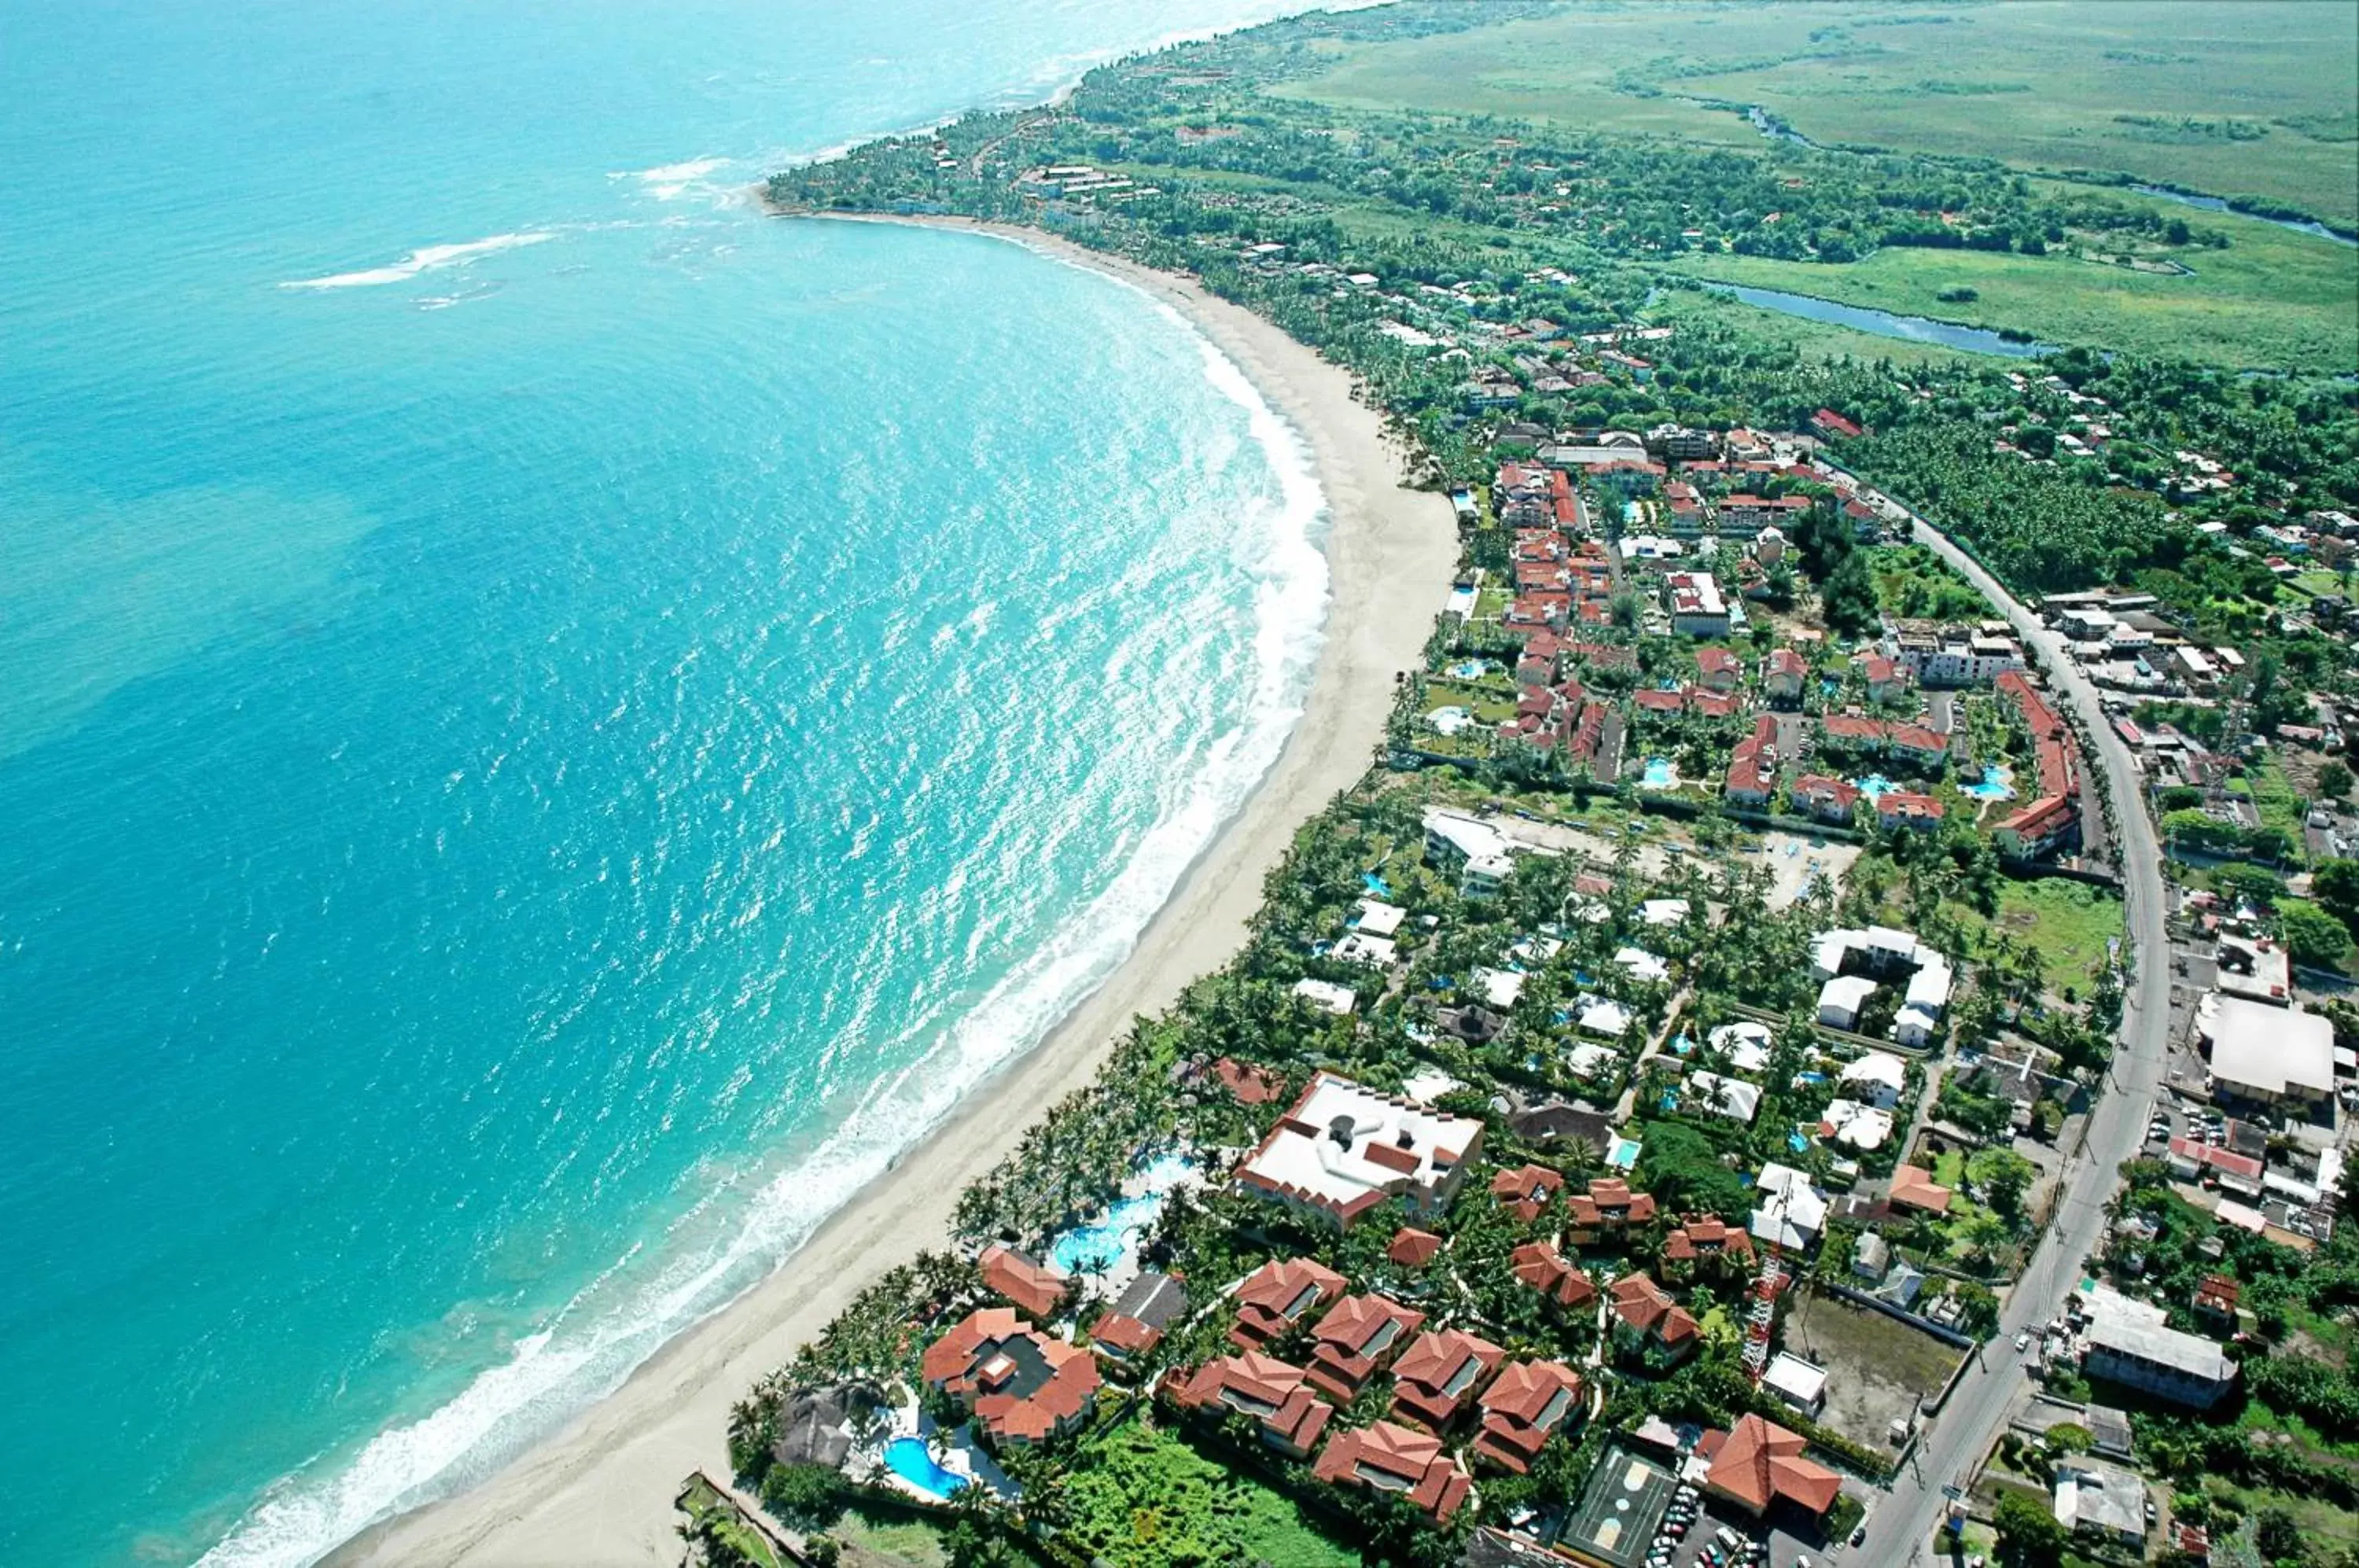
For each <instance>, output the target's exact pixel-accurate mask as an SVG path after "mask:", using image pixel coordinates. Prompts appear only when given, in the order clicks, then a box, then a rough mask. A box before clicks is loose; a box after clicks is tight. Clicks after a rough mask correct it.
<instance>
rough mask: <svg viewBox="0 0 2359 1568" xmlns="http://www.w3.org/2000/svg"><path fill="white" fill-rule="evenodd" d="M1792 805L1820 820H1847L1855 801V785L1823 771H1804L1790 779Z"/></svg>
mask: <svg viewBox="0 0 2359 1568" xmlns="http://www.w3.org/2000/svg"><path fill="white" fill-rule="evenodd" d="M1789 792H1790V793H1791V795H1792V796H1793V800H1794V806H1795V809H1796V810H1798V811H1808V812H1809V813H1810V815H1811V816H1813V817H1816V818H1818V819H1819V821H1821V822H1850V821H1851V818H1852V811H1853V809H1854V808H1855V807H1856V806H1857V805H1858V804H1859V786H1857V785H1856V784H1853V783H1850V782H1848V781H1846V780H1844V779H1833V778H1830V777H1828V776H1827V775H1826V774H1823V773H1805V774H1803V775H1802V776H1801V777H1800V778H1799V779H1795V780H1794V785H1793V789H1791V791H1789Z"/></svg>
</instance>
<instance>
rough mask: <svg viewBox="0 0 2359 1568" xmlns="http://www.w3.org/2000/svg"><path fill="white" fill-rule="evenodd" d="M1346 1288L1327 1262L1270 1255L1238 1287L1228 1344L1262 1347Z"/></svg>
mask: <svg viewBox="0 0 2359 1568" xmlns="http://www.w3.org/2000/svg"><path fill="white" fill-rule="evenodd" d="M1343 1290H1344V1278H1343V1276H1340V1273H1335V1271H1332V1269H1328V1266H1326V1264H1316V1261H1311V1259H1307V1257H1277V1259H1269V1261H1266V1264H1262V1266H1260V1269H1255V1271H1253V1273H1248V1276H1245V1282H1244V1285H1238V1288H1236V1325H1234V1327H1232V1330H1229V1344H1234V1346H1236V1349H1241V1351H1257V1349H1262V1346H1265V1344H1269V1342H1271V1339H1277V1337H1278V1334H1283V1333H1286V1330H1288V1327H1293V1325H1295V1323H1302V1321H1305V1318H1310V1316H1311V1311H1316V1309H1319V1306H1321V1304H1323V1301H1332V1300H1335V1297H1340V1294H1343Z"/></svg>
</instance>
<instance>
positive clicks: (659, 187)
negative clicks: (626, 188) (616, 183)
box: [607, 158, 734, 201]
mask: <svg viewBox="0 0 2359 1568" xmlns="http://www.w3.org/2000/svg"><path fill="white" fill-rule="evenodd" d="M733 162H734V159H730V158H690V159H688V160H687V161H686V162H683V163H665V164H658V165H657V166H656V167H655V168H653V169H636V170H633V171H631V172H628V173H624V174H613V175H609V176H607V178H608V179H610V180H637V181H638V182H639V183H640V184H642V185H644V186H646V187H647V194H648V195H650V196H653V197H654V198H655V199H656V200H657V201H671V200H673V199H674V198H676V197H679V196H686V195H697V196H715V195H723V194H730V192H727V191H723V188H722V187H720V186H717V185H715V184H714V183H713V182H712V180H711V178H710V176H712V175H713V174H715V173H717V172H719V171H720V170H722V169H727V168H729V167H730V165H731V164H732V163H733Z"/></svg>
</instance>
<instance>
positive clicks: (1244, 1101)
mask: <svg viewBox="0 0 2359 1568" xmlns="http://www.w3.org/2000/svg"><path fill="white" fill-rule="evenodd" d="M1212 1076H1213V1077H1215V1078H1217V1079H1219V1080H1220V1081H1221V1087H1222V1088H1223V1089H1226V1090H1227V1091H1228V1092H1229V1094H1231V1095H1232V1096H1234V1098H1235V1100H1236V1102H1237V1104H1239V1105H1267V1104H1269V1103H1270V1102H1271V1101H1272V1100H1276V1099H1280V1098H1283V1097H1284V1096H1285V1094H1286V1081H1285V1080H1284V1079H1282V1078H1280V1077H1279V1076H1278V1075H1277V1073H1272V1072H1271V1071H1270V1070H1269V1069H1268V1068H1266V1067H1256V1066H1254V1065H1252V1064H1251V1063H1249V1062H1239V1061H1238V1060H1236V1059H1235V1058H1234V1057H1232V1056H1223V1057H1222V1058H1221V1059H1220V1060H1219V1061H1218V1062H1213V1063H1212Z"/></svg>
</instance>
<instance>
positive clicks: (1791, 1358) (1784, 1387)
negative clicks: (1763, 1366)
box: [1761, 1350, 1827, 1420]
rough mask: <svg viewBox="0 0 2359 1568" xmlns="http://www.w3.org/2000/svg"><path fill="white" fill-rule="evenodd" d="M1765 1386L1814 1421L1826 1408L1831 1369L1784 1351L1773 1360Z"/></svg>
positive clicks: (1762, 1375)
mask: <svg viewBox="0 0 2359 1568" xmlns="http://www.w3.org/2000/svg"><path fill="white" fill-rule="evenodd" d="M1761 1386H1762V1387H1763V1388H1767V1389H1768V1390H1769V1391H1770V1392H1771V1393H1773V1394H1775V1395H1777V1397H1778V1398H1779V1399H1783V1400H1785V1401H1786V1402H1787V1403H1788V1404H1789V1405H1791V1406H1793V1407H1794V1408H1795V1409H1796V1410H1799V1411H1801V1412H1802V1413H1803V1414H1804V1415H1806V1416H1809V1417H1810V1418H1811V1419H1813V1420H1816V1419H1817V1417H1818V1413H1819V1411H1821V1410H1823V1409H1825V1408H1826V1403H1827V1369H1826V1368H1825V1367H1813V1366H1811V1365H1810V1363H1809V1362H1807V1361H1805V1360H1803V1359H1802V1358H1801V1357H1800V1356H1796V1355H1793V1354H1791V1353H1790V1352H1788V1351H1783V1350H1781V1351H1779V1352H1778V1353H1777V1355H1775V1356H1771V1357H1770V1358H1769V1367H1768V1370H1767V1371H1765V1372H1763V1373H1762V1374H1761Z"/></svg>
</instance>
